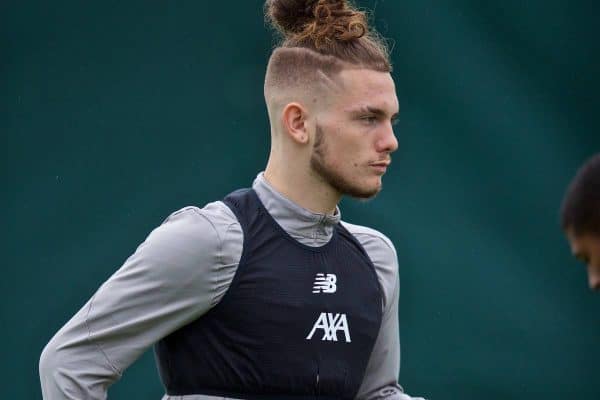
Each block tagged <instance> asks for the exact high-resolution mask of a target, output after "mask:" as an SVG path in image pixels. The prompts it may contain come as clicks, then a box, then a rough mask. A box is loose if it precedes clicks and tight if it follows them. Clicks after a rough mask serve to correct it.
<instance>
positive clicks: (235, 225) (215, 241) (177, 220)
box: [142, 201, 243, 262]
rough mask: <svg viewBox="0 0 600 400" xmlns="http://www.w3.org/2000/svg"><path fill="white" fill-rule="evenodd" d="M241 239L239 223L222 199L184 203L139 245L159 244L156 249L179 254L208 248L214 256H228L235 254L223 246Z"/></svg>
mask: <svg viewBox="0 0 600 400" xmlns="http://www.w3.org/2000/svg"><path fill="white" fill-rule="evenodd" d="M242 240H243V237H242V231H241V228H240V224H239V222H238V220H237V218H236V217H235V215H234V214H233V212H232V211H231V210H230V209H229V207H227V206H226V205H225V204H224V203H223V202H221V201H215V202H212V203H208V204H206V205H205V206H204V207H202V208H200V207H197V206H187V207H183V208H181V209H179V210H177V211H175V212H173V213H172V214H170V215H169V216H168V217H167V218H166V219H165V220H164V221H163V222H162V224H161V225H160V226H158V227H157V228H156V229H154V230H153V231H152V232H151V233H150V235H149V236H148V238H147V239H146V241H145V242H144V243H143V244H142V246H144V245H145V244H152V243H160V244H161V245H160V246H157V248H159V249H161V250H162V251H164V250H167V249H172V250H173V251H176V252H181V253H180V254H181V255H182V256H183V255H186V254H187V255H189V256H194V255H196V254H195V253H200V252H207V251H208V252H209V253H212V254H214V257H223V256H225V257H227V256H228V255H232V256H235V254H231V253H232V252H230V251H224V249H225V250H226V249H227V247H229V246H230V245H231V244H232V242H234V243H233V244H234V246H233V247H238V246H237V243H238V242H240V243H241V242H242ZM238 258H239V257H238ZM227 261H229V260H227ZM233 261H234V260H231V261H229V262H233Z"/></svg>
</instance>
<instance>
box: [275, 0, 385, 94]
mask: <svg viewBox="0 0 600 400" xmlns="http://www.w3.org/2000/svg"><path fill="white" fill-rule="evenodd" d="M265 14H266V18H267V20H268V21H269V22H270V23H271V25H272V26H273V27H274V28H275V29H276V30H277V31H278V32H279V33H280V35H281V42H280V43H279V45H278V46H277V47H276V48H275V49H274V50H273V53H272V54H271V57H270V59H269V64H268V66H267V73H266V76H265V96H267V97H268V92H269V89H271V88H286V87H294V86H296V87H297V86H300V85H305V84H306V83H310V82H313V81H314V80H315V79H316V78H317V75H316V74H317V73H320V74H324V75H325V76H327V77H329V78H331V77H332V76H333V75H334V74H336V73H338V72H340V71H341V70H342V69H345V68H364V69H371V70H375V71H379V72H391V70H392V65H391V62H390V56H389V52H388V48H387V46H386V43H385V41H384V39H383V38H382V37H381V36H380V35H379V34H378V33H377V32H376V31H375V30H372V29H370V28H369V24H368V21H367V16H366V14H365V13H364V12H363V11H359V10H358V9H356V8H355V7H354V6H353V5H352V4H350V3H349V2H348V1H347V0H267V1H266V2H265ZM321 76H322V75H321Z"/></svg>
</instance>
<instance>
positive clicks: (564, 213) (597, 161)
mask: <svg viewBox="0 0 600 400" xmlns="http://www.w3.org/2000/svg"><path fill="white" fill-rule="evenodd" d="M561 225H562V229H563V230H564V232H565V234H566V236H567V239H568V241H569V244H570V246H571V252H572V253H573V256H575V258H577V259H578V260H580V261H581V262H582V263H584V264H585V265H586V267H587V273H588V283H589V286H590V289H592V290H596V291H600V153H599V154H596V155H594V156H593V157H592V158H590V159H589V160H588V161H587V162H586V163H585V164H583V165H582V166H581V168H580V169H579V171H577V174H576V175H575V177H574V178H573V180H572V181H571V183H570V184H569V187H568V189H567V192H566V194H565V198H564V200H563V204H562V209H561Z"/></svg>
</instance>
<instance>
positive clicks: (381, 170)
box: [369, 160, 391, 175]
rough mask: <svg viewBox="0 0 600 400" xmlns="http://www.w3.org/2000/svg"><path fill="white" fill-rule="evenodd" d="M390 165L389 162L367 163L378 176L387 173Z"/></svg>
mask: <svg viewBox="0 0 600 400" xmlns="http://www.w3.org/2000/svg"><path fill="white" fill-rule="evenodd" d="M390 163H391V160H385V161H377V162H372V163H369V166H370V167H371V168H373V169H374V170H375V171H376V172H377V174H378V175H383V174H385V172H386V171H387V167H388V166H389V165H390Z"/></svg>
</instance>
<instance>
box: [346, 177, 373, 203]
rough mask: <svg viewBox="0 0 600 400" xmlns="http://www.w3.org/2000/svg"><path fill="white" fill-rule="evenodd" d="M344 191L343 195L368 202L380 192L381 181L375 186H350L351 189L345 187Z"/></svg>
mask: <svg viewBox="0 0 600 400" xmlns="http://www.w3.org/2000/svg"><path fill="white" fill-rule="evenodd" d="M346 189H347V190H346V191H345V193H344V194H345V195H347V196H350V197H354V198H356V199H362V200H368V199H371V198H373V197H375V196H377V194H378V193H379V192H380V191H381V180H379V182H377V183H376V184H370V185H369V184H363V185H352V187H347V188H346Z"/></svg>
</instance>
